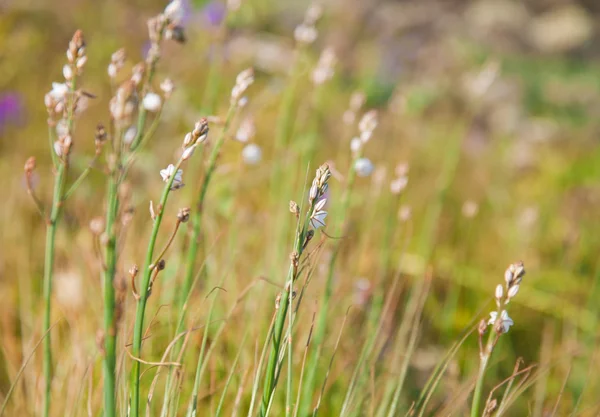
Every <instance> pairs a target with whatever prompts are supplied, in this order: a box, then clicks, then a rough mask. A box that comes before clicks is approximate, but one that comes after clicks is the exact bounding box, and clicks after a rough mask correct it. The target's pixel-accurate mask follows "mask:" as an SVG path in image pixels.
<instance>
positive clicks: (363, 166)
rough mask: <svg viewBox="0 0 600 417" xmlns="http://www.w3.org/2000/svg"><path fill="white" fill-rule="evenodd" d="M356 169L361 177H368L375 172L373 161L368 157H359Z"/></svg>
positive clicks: (355, 164) (355, 163) (355, 165)
mask: <svg viewBox="0 0 600 417" xmlns="http://www.w3.org/2000/svg"><path fill="white" fill-rule="evenodd" d="M354 169H355V170H356V175H358V176H359V177H368V176H369V175H371V173H372V172H373V163H372V162H371V161H370V160H369V159H368V158H359V159H357V160H356V162H354Z"/></svg>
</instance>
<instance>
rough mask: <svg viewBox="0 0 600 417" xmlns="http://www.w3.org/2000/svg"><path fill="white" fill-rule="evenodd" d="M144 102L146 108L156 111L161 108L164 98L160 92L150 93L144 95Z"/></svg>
mask: <svg viewBox="0 0 600 417" xmlns="http://www.w3.org/2000/svg"><path fill="white" fill-rule="evenodd" d="M142 104H143V105H144V108H145V109H146V110H148V111H150V112H153V113H154V112H157V111H158V110H159V109H160V106H161V104H162V100H161V98H160V96H159V95H158V94H156V93H148V94H146V95H145V96H144V100H143V102H142Z"/></svg>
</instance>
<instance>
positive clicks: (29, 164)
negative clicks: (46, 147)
mask: <svg viewBox="0 0 600 417" xmlns="http://www.w3.org/2000/svg"><path fill="white" fill-rule="evenodd" d="M35 165H36V164H35V156H30V157H29V158H27V161H26V162H25V172H26V173H27V174H30V173H32V172H33V171H34V170H35Z"/></svg>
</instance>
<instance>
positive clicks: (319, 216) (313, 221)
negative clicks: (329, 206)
mask: <svg viewBox="0 0 600 417" xmlns="http://www.w3.org/2000/svg"><path fill="white" fill-rule="evenodd" d="M325 203H327V199H325V198H323V199H321V200H319V201H318V202H317V204H315V209H314V210H313V214H312V216H310V225H311V226H312V227H313V228H314V229H318V228H319V227H323V226H325V217H327V212H326V211H325V210H323V207H325Z"/></svg>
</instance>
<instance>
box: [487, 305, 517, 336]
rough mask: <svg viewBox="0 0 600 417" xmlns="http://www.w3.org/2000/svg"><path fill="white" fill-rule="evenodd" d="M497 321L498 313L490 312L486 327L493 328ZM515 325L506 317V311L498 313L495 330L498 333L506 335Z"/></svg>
mask: <svg viewBox="0 0 600 417" xmlns="http://www.w3.org/2000/svg"><path fill="white" fill-rule="evenodd" d="M497 320H498V312H497V311H492V312H491V313H490V319H489V320H488V325H490V326H494V325H495V323H496V321H497ZM513 324H515V322H514V321H513V320H512V319H511V318H510V317H509V316H508V312H507V311H506V310H502V312H501V313H500V321H499V322H498V327H497V330H499V332H500V333H507V332H508V330H509V329H510V326H512V325H513Z"/></svg>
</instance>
